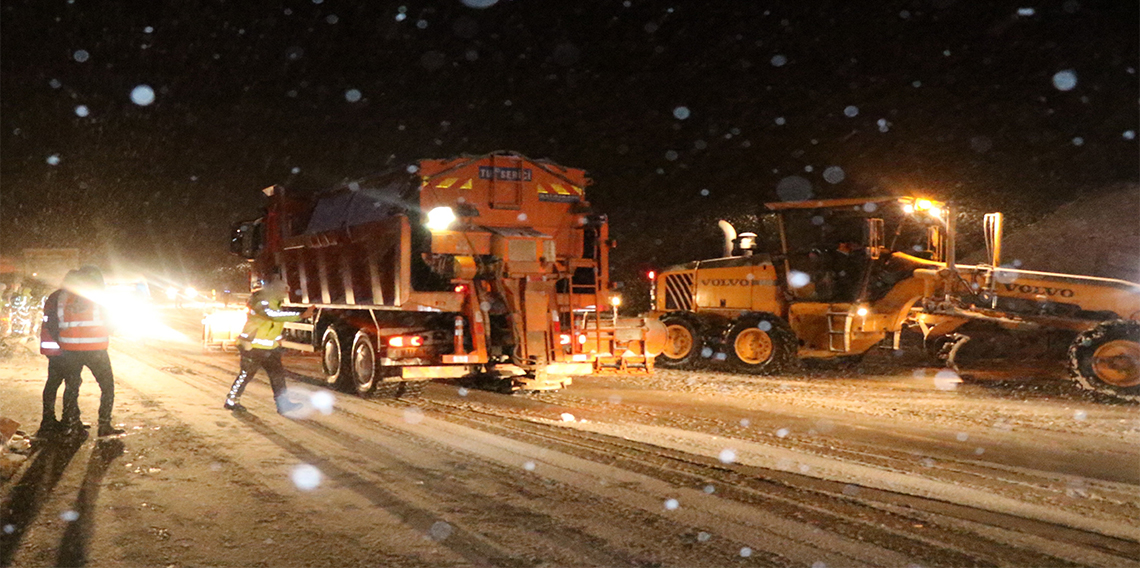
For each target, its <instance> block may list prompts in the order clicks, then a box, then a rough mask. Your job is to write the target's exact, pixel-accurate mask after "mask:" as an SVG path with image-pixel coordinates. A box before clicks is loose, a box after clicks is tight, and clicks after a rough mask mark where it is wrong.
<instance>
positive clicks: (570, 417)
mask: <svg viewBox="0 0 1140 568" xmlns="http://www.w3.org/2000/svg"><path fill="white" fill-rule="evenodd" d="M562 421H563V422H573V421H574V415H573V414H570V413H569V412H563V413H562Z"/></svg>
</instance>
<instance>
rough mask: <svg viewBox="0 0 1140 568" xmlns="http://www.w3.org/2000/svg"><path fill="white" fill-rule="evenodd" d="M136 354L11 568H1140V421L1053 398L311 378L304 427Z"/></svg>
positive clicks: (690, 384)
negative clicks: (377, 394) (387, 384)
mask: <svg viewBox="0 0 1140 568" xmlns="http://www.w3.org/2000/svg"><path fill="white" fill-rule="evenodd" d="M112 359H113V362H114V365H115V371H116V380H117V385H118V388H117V399H116V411H115V416H116V420H117V421H118V422H121V423H122V424H124V425H125V427H126V428H127V429H128V434H127V435H126V436H125V437H123V438H122V439H117V440H110V441H99V442H97V441H96V440H94V439H93V438H91V439H87V440H82V441H80V442H79V443H75V444H65V443H56V444H45V445H43V446H41V447H40V448H39V449H38V451H37V452H36V453H34V454H33V455H32V456H31V459H30V460H29V461H28V463H26V464H25V466H24V467H23V468H21V469H20V470H19V471H18V473H17V475H16V476H14V477H13V478H12V479H9V480H7V481H5V482H4V485H3V487H2V491H0V496H2V498H3V509H2V512H3V519H2V524H3V529H4V531H3V534H2V535H0V538H2V540H0V542H2V543H3V551H2V554H0V560H3V565H14V566H39V565H53V564H61V565H81V564H88V565H97V566H103V565H130V566H133V565H162V566H171V565H173V566H191V565H218V566H305V565H310V566H358V565H391V566H420V565H431V566H439V565H444V566H450V565H455V566H460V565H505V566H544V565H545V566H655V565H668V566H724V565H736V564H743V565H761V566H805V567H807V566H815V567H820V566H910V565H916V566H1140V561H1137V560H1136V559H1137V558H1140V408H1138V407H1137V406H1135V405H1127V404H1110V403H1104V402H1103V401H1095V400H1090V399H1089V398H1087V397H1086V396H1084V395H1081V394H1080V393H1076V392H1074V391H1070V390H1067V389H1065V388H1064V386H1063V385H1060V386H1058V385H1057V384H1056V383H1054V382H1050V381H1048V380H1044V381H1041V382H1039V383H1037V384H1036V386H1035V387H1034V388H1009V387H1008V386H1007V385H1002V386H994V385H989V384H971V383H966V384H956V383H955V384H954V385H953V386H952V387H951V388H947V387H946V385H944V384H938V383H936V381H935V379H933V370H931V371H929V372H927V373H926V374H918V375H915V374H912V373H911V372H910V371H909V370H908V371H895V372H891V373H885V374H859V375H855V376H848V375H846V374H844V373H841V372H827V373H820V374H818V376H816V377H814V378H804V377H749V376H738V375H730V374H724V373H719V372H714V371H707V372H680V371H659V372H658V373H657V374H656V375H654V376H650V377H646V376H614V377H588V378H581V379H577V380H576V381H575V384H574V385H573V386H571V387H570V388H569V389H567V390H564V391H559V392H552V393H543V394H538V395H514V396H511V395H503V394H497V393H490V392H485V391H478V390H468V389H465V388H462V387H460V386H457V385H454V384H447V383H432V384H431V385H429V386H428V388H427V389H426V390H425V392H424V394H423V396H422V397H419V398H413V399H402V400H391V399H387V400H384V399H361V398H357V397H352V396H348V395H343V394H339V393H330V392H329V391H327V390H325V389H324V388H323V387H322V385H321V384H320V381H319V380H317V379H316V377H317V373H316V362H315V361H314V360H312V359H306V358H301V357H287V359H286V367H287V368H289V369H290V370H291V371H293V372H294V376H293V377H291V382H290V386H291V388H292V389H293V396H295V397H297V398H305V399H306V400H308V401H310V403H311V404H312V405H313V408H312V412H311V415H310V416H309V417H307V418H305V419H301V420H290V419H287V418H284V417H281V416H279V415H277V414H276V413H275V412H274V411H273V405H272V401H271V396H270V391H269V387H268V384H267V383H266V381H265V380H264V377H260V378H259V380H257V381H256V382H255V383H253V384H252V385H251V386H250V388H249V390H248V391H247V393H246V396H245V397H244V399H243V402H244V403H245V404H246V406H247V407H249V409H250V412H248V413H244V414H231V413H229V412H226V411H224V410H222V408H221V402H222V399H223V397H224V395H225V392H226V390H227V389H228V387H229V384H230V382H231V381H232V379H233V375H234V373H235V372H236V370H237V358H236V356H235V355H234V354H232V353H229V354H219V353H203V352H201V350H200V349H198V348H197V347H196V346H194V345H192V344H186V345H183V346H177V345H175V346H163V347H160V346H156V345H149V346H147V345H145V344H142V343H129V342H118V343H116V345H115V347H114V348H113V349H112ZM45 374H46V363H45V361H44V360H43V359H42V358H38V357H26V358H17V359H12V360H7V361H4V362H3V364H2V365H0V396H2V400H3V406H2V408H0V413H2V414H3V415H5V416H9V417H12V418H15V419H16V420H19V421H20V422H22V423H24V425H25V428H26V429H27V430H34V429H35V426H36V424H37V423H38V415H39V391H40V389H41V388H42V385H43V378H44V376H45ZM330 395H331V396H330ZM97 397H98V389H97V388H96V386H95V384H94V381H93V380H90V379H88V380H87V381H86V382H85V384H84V387H83V393H82V397H81V400H80V403H81V406H82V408H83V412H84V415H85V416H86V417H88V418H89V419H90V418H92V417H94V415H95V409H96V406H97ZM330 400H331V403H332V406H331V409H330V408H327V407H326V406H325V405H326V404H327V403H328V402H329V401H330ZM322 408H324V409H325V410H327V411H328V413H325V412H322V410H321V409H322Z"/></svg>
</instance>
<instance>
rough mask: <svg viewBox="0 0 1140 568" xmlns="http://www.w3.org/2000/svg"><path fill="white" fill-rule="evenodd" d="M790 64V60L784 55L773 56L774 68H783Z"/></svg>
mask: <svg viewBox="0 0 1140 568" xmlns="http://www.w3.org/2000/svg"><path fill="white" fill-rule="evenodd" d="M787 63H788V58H787V57H785V56H783V55H773V56H772V67H783V66H784V65H786V64H787Z"/></svg>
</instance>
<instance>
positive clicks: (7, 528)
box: [4, 525, 16, 534]
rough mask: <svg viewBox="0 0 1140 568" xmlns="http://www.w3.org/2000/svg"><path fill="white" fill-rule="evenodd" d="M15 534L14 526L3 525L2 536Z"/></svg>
mask: <svg viewBox="0 0 1140 568" xmlns="http://www.w3.org/2000/svg"><path fill="white" fill-rule="evenodd" d="M14 532H16V525H4V534H12V533H14Z"/></svg>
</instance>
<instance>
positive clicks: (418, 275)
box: [231, 152, 664, 396]
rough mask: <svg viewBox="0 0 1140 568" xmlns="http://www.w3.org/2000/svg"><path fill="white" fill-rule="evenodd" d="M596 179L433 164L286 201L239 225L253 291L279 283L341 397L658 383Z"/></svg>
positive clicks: (294, 328) (290, 334) (302, 347)
mask: <svg viewBox="0 0 1140 568" xmlns="http://www.w3.org/2000/svg"><path fill="white" fill-rule="evenodd" d="M589 184H590V179H589V178H588V177H587V175H586V172H585V171H583V170H580V169H574V168H566V167H562V166H559V165H558V164H555V163H553V162H550V161H546V160H533V159H530V158H527V157H525V156H523V155H521V154H517V153H513V152H495V153H491V154H487V155H483V156H464V157H460V158H453V159H444V160H422V161H419V162H418V163H415V164H412V165H409V166H406V167H400V168H396V169H392V170H389V171H386V172H382V173H379V174H376V175H374V176H370V177H367V178H364V179H360V180H357V181H354V182H351V183H348V184H346V185H344V186H341V187H337V188H333V189H330V190H327V191H321V192H317V193H315V194H312V195H301V194H297V195H294V194H293V193H292V192H290V191H289V190H288V189H286V188H284V187H282V186H280V185H275V186H272V187H269V188H266V189H264V190H263V192H264V193H265V195H266V196H267V197H268V204H267V206H266V210H265V214H264V215H263V216H262V217H260V218H258V219H254V220H250V221H246V222H241V223H238V224H236V225H235V227H234V229H233V232H232V234H231V249H232V252H234V253H236V254H239V255H240V256H242V257H243V258H246V259H248V260H250V261H251V280H253V281H257V280H262V281H264V280H266V279H269V278H271V277H274V276H277V277H280V278H283V279H284V280H285V282H286V283H287V284H288V288H289V290H290V292H289V300H288V302H287V305H291V306H296V307H298V308H304V307H308V306H313V307H315V308H317V310H316V312H315V315H314V316H313V317H312V318H311V319H309V320H304V321H299V322H294V323H287V324H285V331H284V335H283V337H282V345H283V346H285V347H286V348H290V349H295V350H299V351H305V352H315V353H316V354H317V355H319V356H320V361H321V367H322V370H323V372H324V375H325V378H326V381H327V382H328V384H329V385H332V386H336V387H340V388H342V389H343V390H346V391H349V392H355V393H358V394H362V395H363V394H369V393H374V394H380V393H385V394H389V395H395V396H399V395H401V394H406V393H410V392H414V391H416V390H418V389H419V387H420V386H422V384H423V382H422V381H426V380H430V379H440V378H462V377H474V378H478V379H480V380H481V381H484V382H483V383H482V384H484V385H487V383H486V381H490V386H493V387H495V388H503V389H507V388H509V389H512V390H546V389H557V388H561V387H563V386H565V385H568V384H570V382H571V377H572V376H575V375H590V374H593V373H599V372H605V371H622V372H629V371H642V372H648V371H650V370H651V369H652V367H653V360H654V359H653V358H654V356H655V355H657V354H658V353H659V352H660V349H661V346H662V345H663V342H664V329H663V328H662V327H660V325H659V324H657V323H656V322H655V321H647V320H646V319H643V318H626V317H621V318H619V317H617V316H616V310H614V311H613V313H612V314H611V311H610V308H611V307H612V306H614V305H616V304H618V303H620V298H619V296H617V294H616V293H615V292H613V291H612V290H611V289H610V285H609V282H610V281H609V249H610V248H611V247H612V246H613V242H612V241H611V240H610V238H609V234H608V225H607V219H606V217H605V216H604V215H601V214H598V213H596V212H594V211H593V210H592V209H591V207H590V205H589V203H588V202H587V201H586V194H585V191H586V190H585V188H586V187H587V186H588V185H589Z"/></svg>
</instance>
